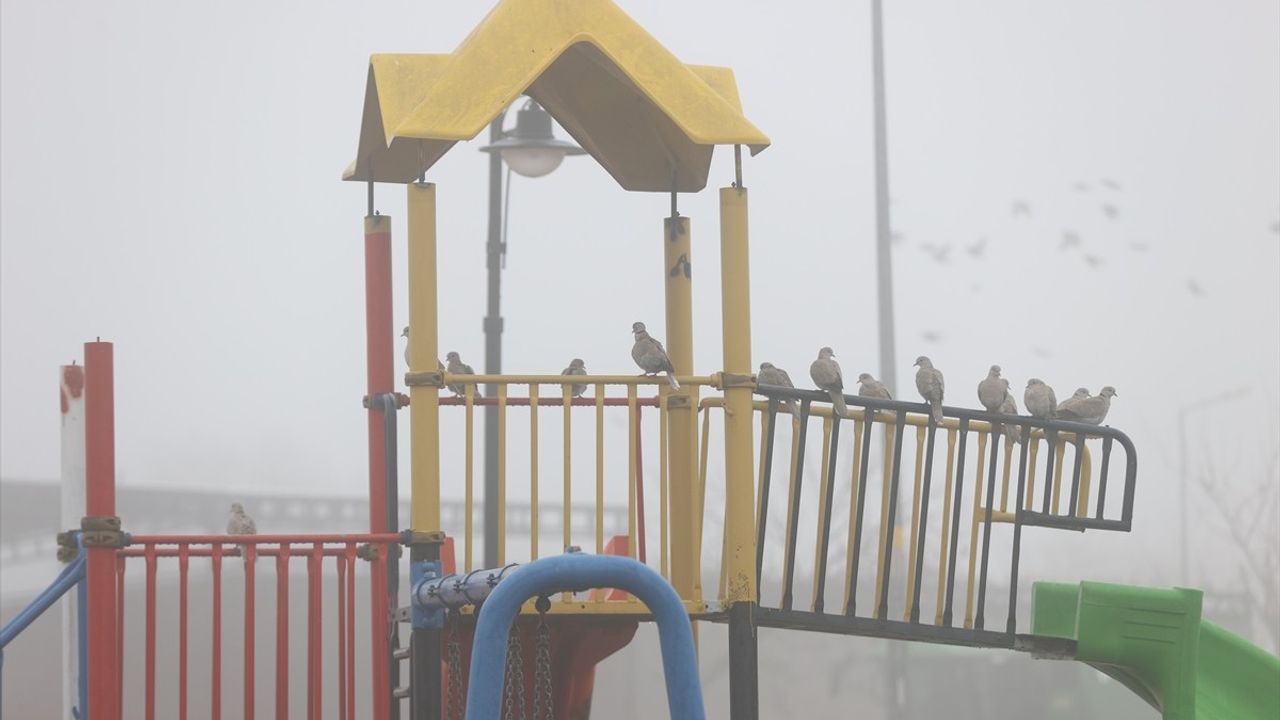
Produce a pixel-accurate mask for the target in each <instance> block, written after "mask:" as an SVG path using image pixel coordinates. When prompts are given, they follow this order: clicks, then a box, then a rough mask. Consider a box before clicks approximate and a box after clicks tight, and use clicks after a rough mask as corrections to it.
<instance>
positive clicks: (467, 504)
mask: <svg viewBox="0 0 1280 720" xmlns="http://www.w3.org/2000/svg"><path fill="white" fill-rule="evenodd" d="M463 391H464V393H465V394H464V395H463V397H464V398H465V401H466V404H467V405H466V407H467V410H466V415H467V418H466V422H467V428H466V433H467V439H466V443H465V444H466V452H467V460H466V470H465V471H464V472H465V474H464V482H465V485H466V486H465V488H464V489H463V497H464V499H463V512H464V513H465V514H466V518H464V519H463V522H464V523H465V524H466V530H465V533H466V536H467V550H466V558H465V559H464V561H463V565H462V566H463V567H464V568H466V571H467V572H471V571H472V570H473V569H474V568H473V567H472V564H471V563H472V555H473V554H474V552H475V544H476V529H475V520H474V519H473V517H472V513H473V510H474V509H475V458H474V457H472V456H473V455H474V450H473V448H474V446H475V427H474V421H475V412H474V410H475V399H476V386H475V385H472V384H471V383H467V385H466V386H465V387H464V389H463Z"/></svg>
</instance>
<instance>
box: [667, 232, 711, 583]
mask: <svg viewBox="0 0 1280 720" xmlns="http://www.w3.org/2000/svg"><path fill="white" fill-rule="evenodd" d="M691 230H692V228H691V227H690V224H689V218H687V217H680V216H675V217H668V218H665V219H664V221H663V233H664V240H663V243H662V245H663V248H664V250H663V253H662V274H663V277H664V278H665V279H666V283H665V286H666V310H667V313H666V314H667V317H666V320H667V328H666V332H667V355H668V356H669V357H670V358H671V366H672V367H674V368H675V370H676V375H677V376H687V375H692V374H693V284H692V272H691V268H690V265H689V263H690V237H691ZM666 412H667V415H668V421H667V431H668V432H669V433H670V437H669V438H668V441H667V474H668V477H667V483H668V485H669V487H670V497H669V500H668V502H669V509H670V512H669V514H668V517H669V519H670V522H671V525H670V527H669V528H668V531H669V535H670V538H671V548H672V551H671V558H670V561H671V576H670V579H671V584H672V586H674V587H675V589H676V592H678V593H680V597H682V598H684V599H686V600H690V599H697V598H695V597H694V587H695V585H696V584H697V583H696V581H695V579H696V577H697V575H698V573H699V572H700V565H701V562H700V561H701V558H700V552H699V549H700V547H701V545H702V543H701V538H700V537H694V530H695V528H696V527H697V525H698V523H696V522H695V521H694V516H693V513H694V510H695V509H697V508H698V507H700V505H701V503H700V502H699V498H698V492H699V488H698V485H697V483H695V482H694V479H695V478H696V477H697V473H696V471H695V468H696V466H697V459H696V455H695V453H694V437H695V435H694V431H693V429H694V427H695V425H694V417H695V414H696V413H697V412H698V388H697V386H695V385H686V386H684V387H682V388H681V389H680V391H679V392H677V393H673V394H672V395H670V396H669V397H668V399H667V409H666Z"/></svg>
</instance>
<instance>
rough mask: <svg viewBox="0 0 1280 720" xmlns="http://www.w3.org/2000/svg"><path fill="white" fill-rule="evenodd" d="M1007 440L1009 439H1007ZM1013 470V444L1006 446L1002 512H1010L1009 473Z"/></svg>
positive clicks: (1001, 497) (1009, 443)
mask: <svg viewBox="0 0 1280 720" xmlns="http://www.w3.org/2000/svg"><path fill="white" fill-rule="evenodd" d="M1005 439H1006V440H1007V439H1008V438H1005ZM1012 469H1013V443H1011V442H1006V443H1005V444H1004V474H1003V479H1002V480H1001V481H1000V512H1009V471H1010V470H1012Z"/></svg>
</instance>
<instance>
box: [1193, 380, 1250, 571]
mask: <svg viewBox="0 0 1280 720" xmlns="http://www.w3.org/2000/svg"><path fill="white" fill-rule="evenodd" d="M1248 393H1249V390H1248V388H1236V389H1235V390H1230V391H1227V392H1224V393H1222V394H1221V395H1214V396H1213V397H1207V398H1202V399H1200V400H1196V401H1195V402H1192V403H1188V404H1186V405H1183V406H1182V407H1180V408H1178V474H1179V475H1180V476H1181V478H1180V480H1181V483H1180V484H1181V485H1182V488H1181V490H1180V493H1179V494H1180V495H1181V498H1180V501H1181V502H1180V505H1181V507H1180V512H1179V514H1180V515H1181V516H1182V524H1181V527H1180V528H1179V529H1180V530H1181V531H1182V532H1181V533H1179V540H1180V547H1179V550H1180V552H1179V555H1178V570H1179V577H1178V582H1183V583H1187V584H1190V583H1191V577H1190V575H1191V570H1190V559H1189V557H1188V553H1189V550H1188V542H1187V535H1188V534H1190V533H1189V530H1190V529H1191V528H1190V527H1189V526H1188V525H1187V484H1188V482H1189V479H1188V473H1187V415H1188V414H1190V413H1191V412H1193V411H1195V410H1203V409H1205V408H1208V407H1210V406H1213V405H1220V404H1222V403H1225V402H1230V401H1232V400H1237V399H1239V398H1242V397H1244V396H1245V395H1247V394H1248Z"/></svg>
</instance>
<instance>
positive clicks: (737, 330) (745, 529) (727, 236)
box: [720, 187, 756, 603]
mask: <svg viewBox="0 0 1280 720" xmlns="http://www.w3.org/2000/svg"><path fill="white" fill-rule="evenodd" d="M747 227H748V223H747V190H746V188H743V187H728V188H721V189H720V287H721V313H722V316H723V325H724V381H725V382H724V385H725V387H724V405H725V407H724V438H725V442H724V456H725V457H724V460H725V462H724V466H725V526H726V527H725V532H726V537H727V543H726V546H727V547H726V550H727V552H726V553H725V557H724V560H723V562H724V563H725V564H726V565H727V567H728V583H727V587H726V589H725V597H724V602H726V603H734V602H755V601H756V533H755V497H754V495H755V487H754V485H755V483H754V482H752V480H753V474H754V473H753V472H752V469H753V468H752V459H753V457H754V453H753V451H752V444H753V441H754V440H753V437H752V429H751V416H752V397H751V396H752V390H753V388H752V384H751V382H750V376H751V369H752V365H751V281H750V263H749V257H748V241H747Z"/></svg>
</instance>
